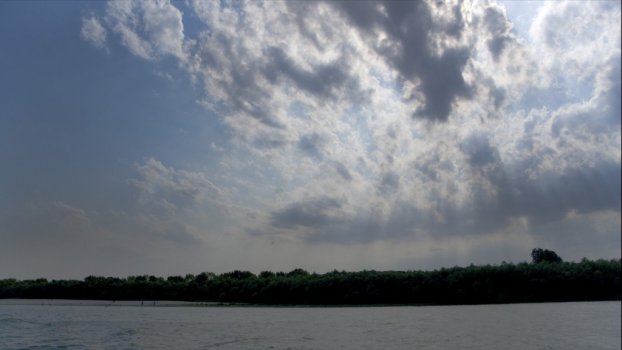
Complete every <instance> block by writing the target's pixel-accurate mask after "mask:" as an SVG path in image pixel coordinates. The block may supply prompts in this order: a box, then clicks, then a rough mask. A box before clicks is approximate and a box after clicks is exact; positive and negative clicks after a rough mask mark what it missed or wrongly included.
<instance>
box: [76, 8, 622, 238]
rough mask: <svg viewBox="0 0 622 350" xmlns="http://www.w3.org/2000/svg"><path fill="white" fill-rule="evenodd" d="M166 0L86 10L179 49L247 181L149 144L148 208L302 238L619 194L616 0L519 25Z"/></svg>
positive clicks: (513, 219)
mask: <svg viewBox="0 0 622 350" xmlns="http://www.w3.org/2000/svg"><path fill="white" fill-rule="evenodd" d="M175 5H177V4H171V3H169V2H165V1H159V2H149V3H142V2H114V3H110V5H109V6H108V12H107V14H106V15H105V17H104V20H102V21H101V23H104V24H105V25H106V26H108V27H107V28H108V30H109V31H112V32H114V33H116V35H117V36H118V37H119V38H120V40H121V42H122V43H123V44H124V45H125V46H127V48H128V50H130V52H132V53H134V54H135V55H137V56H140V57H143V58H147V59H154V60H155V59H158V58H159V57H160V56H164V55H169V56H172V57H175V58H177V60H178V63H179V66H180V67H181V68H182V69H183V70H184V71H185V72H186V73H187V74H188V76H189V77H190V78H191V79H192V80H193V81H194V82H195V83H196V84H197V86H198V87H199V88H200V89H202V92H203V95H202V98H201V100H200V101H199V102H200V103H201V104H202V105H203V106H205V107H206V108H207V109H209V110H211V111H212V112H215V114H216V115H218V116H219V117H220V118H221V119H222V121H223V122H224V124H225V125H226V127H227V128H228V130H227V131H228V132H229V133H228V134H227V135H230V136H231V139H229V140H227V141H226V145H225V144H223V145H222V148H218V150H219V153H222V154H223V157H225V161H224V162H223V163H224V164H226V166H227V169H226V172H227V174H231V175H232V177H244V180H241V179H238V183H237V184H236V186H239V187H240V188H244V189H245V190H244V191H238V192H236V193H234V194H227V195H225V192H226V191H224V190H223V186H220V185H217V184H216V183H215V182H213V181H212V180H211V179H210V178H209V177H208V176H207V175H206V174H205V173H202V172H189V171H184V170H176V169H173V168H170V167H166V166H164V165H163V164H162V163H161V162H159V161H157V160H155V159H148V160H147V161H145V162H144V163H143V164H139V165H138V166H137V170H138V174H139V179H137V180H133V181H132V183H133V184H134V185H135V186H136V188H138V189H139V190H140V192H141V194H142V195H143V197H144V198H149V200H151V201H154V200H155V198H158V199H157V201H159V202H158V203H161V205H160V206H161V207H162V208H164V207H166V204H167V203H168V204H170V207H171V208H170V210H176V209H177V208H180V207H192V206H200V205H202V204H205V203H207V202H214V203H223V202H227V201H237V204H236V205H238V208H244V212H245V213H248V215H247V218H246V219H245V220H246V221H245V222H244V224H243V225H242V226H244V227H245V228H246V232H254V233H262V234H264V235H271V234H272V233H275V234H278V235H281V236H282V235H291V236H293V237H298V238H300V239H302V240H303V241H305V242H313V243H316V244H321V243H322V242H323V243H326V242H329V243H335V242H338V243H348V244H351V243H360V242H365V243H370V242H378V241H390V240H396V241H399V240H416V239H422V240H426V239H427V240H431V241H434V240H437V241H438V242H441V241H442V242H446V241H447V240H451V239H453V240H455V242H458V237H464V236H469V237H471V236H473V237H482V236H486V235H488V236H491V237H493V236H494V237H503V236H504V235H508V237H509V236H512V237H515V236H514V235H518V234H519V233H521V232H522V233H523V234H525V235H527V236H528V237H530V238H529V239H525V241H523V240H519V241H520V242H521V243H520V244H523V243H524V242H527V241H529V242H531V240H530V239H531V238H533V237H534V236H537V235H538V234H540V232H541V230H540V228H541V227H546V226H547V225H549V224H551V223H553V222H558V221H560V220H561V221H563V220H565V219H564V218H566V217H567V216H568V215H569V213H573V212H576V213H577V215H582V216H583V217H590V216H591V215H600V214H599V213H603V212H619V211H620V204H619V203H620V196H619V192H620V191H619V190H620V180H619V179H620V170H619V169H620V144H619V140H620V130H619V127H620V63H619V62H620V47H619V42H620V36H619V23H620V6H619V4H612V3H590V4H581V3H574V2H567V3H562V4H560V3H546V4H544V5H543V6H542V7H541V8H540V9H539V11H538V14H537V16H536V18H535V19H534V21H533V24H532V25H531V28H530V30H529V31H528V33H522V34H521V33H519V32H518V31H517V30H516V29H515V28H514V26H513V24H512V23H511V21H510V20H509V17H508V14H507V13H506V11H505V9H504V7H503V6H502V5H500V4H497V3H496V2H495V1H481V2H469V1H466V2H458V1H448V2H433V1H414V2H383V1H378V2H371V1H370V2H362V3H358V2H357V3H353V2H348V1H331V2H310V3H307V2H302V3H298V2H285V3H283V2H242V3H228V2H204V1H195V2H191V3H189V4H187V6H188V7H187V11H186V12H185V14H184V16H190V15H192V16H196V18H198V19H199V21H200V22H201V23H197V24H196V25H197V27H200V29H198V30H197V34H196V35H194V36H192V37H188V36H186V35H185V34H184V22H183V21H184V19H185V18H186V17H182V15H181V13H182V12H181V11H180V10H179V9H178V8H176V7H175ZM179 6H185V5H182V4H179ZM189 12H191V13H189ZM93 20H94V21H97V19H96V18H93ZM85 23H86V22H85ZM97 23H100V22H97ZM593 23H601V24H602V26H594V25H592V24H593ZM84 26H85V25H83V27H84ZM614 28H616V29H615V30H614ZM219 146H220V144H219ZM214 148H215V147H214ZM240 174H244V175H243V176H241V175H240ZM233 192H235V191H233ZM225 197H227V199H226V200H225V199H224V198H225ZM234 197H235V198H234ZM233 198H234V199H233ZM249 203H251V204H249ZM162 210H164V209H162ZM585 222H586V223H589V222H591V221H589V220H587V219H586V221H585ZM560 227H561V226H560ZM517 232H518V233H517ZM586 234H588V233H586ZM560 235H561V233H560ZM461 239H463V238H461ZM473 239H474V240H478V239H480V238H473ZM508 239H509V238H508ZM512 239H514V238H512ZM464 241H465V242H467V241H469V240H468V239H465V240H464ZM460 242H462V241H460ZM448 244H449V243H448ZM465 244H466V243H465ZM517 244H518V243H517ZM525 244H526V243H525Z"/></svg>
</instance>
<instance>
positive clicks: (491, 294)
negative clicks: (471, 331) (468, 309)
mask: <svg viewBox="0 0 622 350" xmlns="http://www.w3.org/2000/svg"><path fill="white" fill-rule="evenodd" d="M535 260H536V258H535V257H534V262H532V263H526V262H524V263H518V264H512V263H502V264H500V265H481V266H474V265H470V266H467V267H452V268H442V269H439V270H434V271H373V270H371V271H359V272H345V271H332V272H328V273H324V274H316V273H309V272H307V271H305V270H302V269H295V270H292V271H290V272H287V273H285V272H276V273H275V272H269V271H264V272H261V273H260V274H258V275H255V274H253V273H251V272H248V271H233V272H228V273H223V274H219V275H217V274H214V273H209V272H203V273H200V274H197V275H192V274H188V275H186V276H171V277H167V278H163V277H156V276H130V277H127V278H116V277H97V276H89V277H86V278H85V279H84V280H51V281H48V280H47V279H43V278H42V279H35V280H15V279H4V280H0V298H41V299H99V300H184V301H214V302H222V303H254V304H272V305H295V304H300V305H302V304H306V305H382V304H419V305H431V304H486V303H520V302H552V301H587V300H620V299H621V297H622V293H621V288H620V272H621V265H622V264H621V262H622V261H621V260H619V259H618V260H595V261H593V260H587V259H583V260H582V261H580V262H562V261H561V259H560V260H559V261H548V260H542V259H540V260H539V261H537V262H536V261H535ZM553 260H556V259H553Z"/></svg>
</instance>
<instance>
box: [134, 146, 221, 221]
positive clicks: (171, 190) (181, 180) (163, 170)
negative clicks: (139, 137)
mask: <svg viewBox="0 0 622 350" xmlns="http://www.w3.org/2000/svg"><path fill="white" fill-rule="evenodd" d="M136 169H137V171H138V174H139V176H140V178H139V179H133V180H130V183H131V184H133V185H134V186H136V188H138V189H139V190H140V194H141V195H142V196H143V200H149V201H151V200H156V201H163V202H162V203H166V204H168V205H169V206H170V207H171V208H172V209H176V208H177V207H179V206H182V207H183V206H189V205H196V204H202V203H204V202H206V201H211V202H216V203H223V201H224V197H225V192H224V190H223V189H221V188H220V187H218V186H216V185H215V184H213V183H212V182H211V181H210V179H209V178H208V176H207V174H205V173H202V172H191V171H186V170H176V169H174V168H168V167H166V166H165V165H164V164H162V163H161V162H160V161H158V160H156V159H154V158H149V159H147V160H146V161H145V162H144V163H143V164H136Z"/></svg>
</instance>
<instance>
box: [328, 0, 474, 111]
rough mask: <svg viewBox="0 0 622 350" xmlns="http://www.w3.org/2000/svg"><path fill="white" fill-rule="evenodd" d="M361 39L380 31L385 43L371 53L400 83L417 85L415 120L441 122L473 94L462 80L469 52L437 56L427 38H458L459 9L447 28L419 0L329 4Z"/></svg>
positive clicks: (455, 50)
mask: <svg viewBox="0 0 622 350" xmlns="http://www.w3.org/2000/svg"><path fill="white" fill-rule="evenodd" d="M330 4H332V5H333V6H334V7H335V8H336V9H338V10H339V11H340V12H341V13H343V14H344V15H345V17H346V18H347V19H348V20H349V22H350V23H351V24H352V25H354V26H356V27H357V28H358V29H359V30H360V31H361V32H362V33H363V34H364V35H367V36H372V35H373V34H375V32H376V31H381V32H383V33H384V34H385V35H386V36H387V39H385V40H382V41H381V43H380V44H378V45H375V50H376V51H377V52H378V54H380V55H381V56H382V57H383V58H384V59H385V60H386V61H387V62H388V63H389V64H390V65H391V66H393V68H395V69H396V70H397V71H398V72H399V74H400V77H401V79H402V80H403V81H410V82H413V83H417V82H418V83H419V84H418V85H419V90H420V92H421V93H422V94H423V96H424V99H425V100H424V105H423V108H420V109H418V110H417V111H416V112H415V114H414V115H415V116H416V117H421V118H425V119H428V120H432V121H441V122H444V121H447V119H448V118H449V115H450V113H451V111H452V106H453V104H454V102H456V101H457V100H458V99H459V98H470V97H472V95H473V93H474V91H473V88H472V87H471V86H469V85H468V84H467V83H466V82H465V80H464V78H463V77H462V71H463V69H464V67H465V65H466V63H467V61H468V60H469V56H470V49H469V48H466V47H464V48H449V49H445V51H443V52H442V53H441V54H440V55H438V54H437V53H436V52H434V51H433V49H432V43H431V39H430V38H431V35H430V34H432V33H434V34H439V33H443V34H445V35H450V36H455V37H460V36H461V32H462V29H463V27H464V24H463V23H462V22H463V19H462V15H461V13H460V11H459V8H454V9H453V13H454V16H455V18H454V21H453V22H451V23H450V24H449V25H446V24H442V23H439V22H435V19H434V18H433V16H432V14H431V9H430V5H428V4H427V3H426V2H424V1H394V2H363V3H359V2H349V1H338V2H330Z"/></svg>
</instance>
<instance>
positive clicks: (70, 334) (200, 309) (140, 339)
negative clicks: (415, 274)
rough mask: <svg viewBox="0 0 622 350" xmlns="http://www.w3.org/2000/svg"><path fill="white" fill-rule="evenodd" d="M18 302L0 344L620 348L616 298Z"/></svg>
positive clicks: (4, 321) (2, 320)
mask: <svg viewBox="0 0 622 350" xmlns="http://www.w3.org/2000/svg"><path fill="white" fill-rule="evenodd" d="M20 303H23V301H21V302H19V301H18V302H16V301H12V302H8V304H9V305H7V302H6V301H4V302H3V301H2V300H0V349H464V350H468V349H478V350H480V349H520V350H526V349H564V350H572V349H581V350H583V349H595V350H596V349H620V342H621V335H620V330H621V326H620V317H621V312H620V310H621V304H620V302H619V301H617V302H584V303H545V304H514V305H476V306H426V307H410V306H400V307H339V308H337V307H335V308H320V307H317V308H316V307H312V308H307V307H206V306H187V305H185V306H184V305H180V304H174V303H169V304H167V306H161V307H158V306H156V307H153V306H147V305H152V303H151V302H150V303H147V302H145V306H140V304H139V303H125V304H122V303H115V304H114V305H117V306H111V307H105V306H104V305H107V304H110V303H99V304H98V303H88V302H87V303H81V304H79V305H75V304H74V305H68V304H67V303H62V302H61V303H56V304H53V305H50V304H45V303H44V305H42V301H35V302H34V304H30V305H17V304H20ZM2 304H4V305H2ZM158 305H160V304H158Z"/></svg>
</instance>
